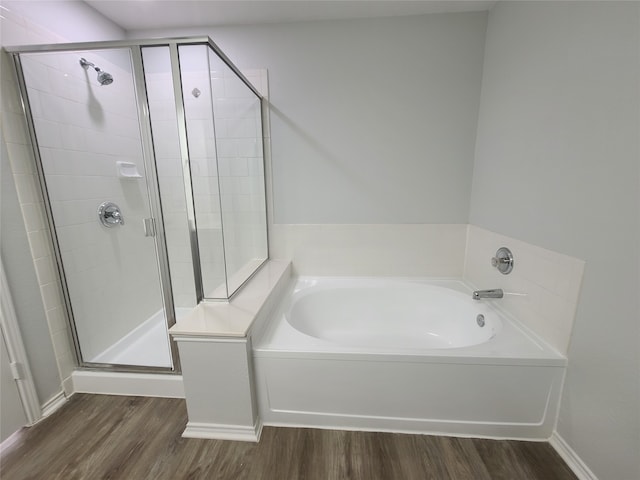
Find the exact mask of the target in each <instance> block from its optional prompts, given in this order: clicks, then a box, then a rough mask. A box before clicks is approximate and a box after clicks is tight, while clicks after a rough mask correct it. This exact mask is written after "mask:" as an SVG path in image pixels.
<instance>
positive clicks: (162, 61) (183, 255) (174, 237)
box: [142, 47, 197, 319]
mask: <svg viewBox="0 0 640 480" xmlns="http://www.w3.org/2000/svg"><path fill="white" fill-rule="evenodd" d="M142 58H143V62H144V75H145V82H146V86H147V99H148V100H149V113H150V117H151V129H152V131H153V146H154V150H155V157H156V168H157V171H158V183H159V187H160V199H161V201H162V215H163V220H164V230H165V238H166V242H167V253H168V255H169V268H170V270H171V285H172V290H173V303H174V306H175V309H176V317H177V318H178V319H179V318H180V316H181V315H182V314H184V313H188V312H189V310H190V309H191V308H193V307H195V306H196V304H197V301H196V289H195V282H194V272H193V262H192V257H191V243H190V241H191V240H190V236H189V224H188V217H187V199H186V195H185V188H184V177H183V172H182V161H181V156H180V139H179V132H178V118H177V113H176V108H175V96H174V89H173V78H172V74H171V57H170V53H169V47H144V48H142ZM189 201H191V199H189Z"/></svg>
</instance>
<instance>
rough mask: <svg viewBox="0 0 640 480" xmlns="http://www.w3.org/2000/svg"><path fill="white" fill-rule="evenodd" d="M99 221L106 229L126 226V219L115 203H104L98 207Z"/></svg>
mask: <svg viewBox="0 0 640 480" xmlns="http://www.w3.org/2000/svg"><path fill="white" fill-rule="evenodd" d="M98 219H99V220H100V223H101V224H102V225H104V226H105V227H109V228H111V227H115V226H116V225H124V217H123V216H122V212H120V207H119V206H118V205H116V204H115V203H113V202H103V203H101V204H100V206H99V207H98Z"/></svg>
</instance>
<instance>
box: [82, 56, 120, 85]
mask: <svg viewBox="0 0 640 480" xmlns="http://www.w3.org/2000/svg"><path fill="white" fill-rule="evenodd" d="M80 65H81V66H82V68H84V69H87V68H89V67H91V68H93V69H94V70H95V71H96V72H98V83H99V84H100V85H111V84H112V83H113V75H111V74H110V73H107V72H105V71H104V70H102V69H100V67H98V66H96V64H95V63H91V62H89V61H88V60H86V59H84V58H81V59H80Z"/></svg>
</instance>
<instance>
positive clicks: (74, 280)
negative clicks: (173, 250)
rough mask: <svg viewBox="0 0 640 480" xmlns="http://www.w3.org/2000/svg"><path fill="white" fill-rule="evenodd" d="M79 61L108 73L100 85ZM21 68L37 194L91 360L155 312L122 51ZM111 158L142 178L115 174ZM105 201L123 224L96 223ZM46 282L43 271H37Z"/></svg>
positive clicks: (63, 56)
mask: <svg viewBox="0 0 640 480" xmlns="http://www.w3.org/2000/svg"><path fill="white" fill-rule="evenodd" d="M81 56H84V57H87V59H88V60H89V61H92V62H94V63H95V64H97V65H99V66H100V67H101V68H102V69H103V70H105V71H108V72H110V73H111V74H112V75H113V76H114V79H115V80H114V82H113V83H112V84H111V85H108V86H101V85H99V84H98V82H97V80H96V74H95V72H94V71H93V69H89V70H88V71H85V69H83V68H82V67H81V66H80V65H79V62H78V61H79V58H80V57H81ZM23 66H24V67H23V68H24V72H25V79H26V83H27V86H28V91H29V99H30V104H31V110H32V114H33V117H34V123H35V126H36V133H37V136H38V142H39V146H40V152H41V156H42V163H43V168H44V171H45V177H46V182H47V190H48V194H49V199H50V201H51V207H52V210H53V216H54V221H55V224H56V233H57V237H58V241H59V245H60V250H61V255H62V259H63V265H64V269H65V276H66V280H67V285H68V287H69V294H70V297H71V303H72V308H73V313H74V317H75V320H76V321H75V323H76V329H77V332H78V336H79V337H80V340H81V345H82V354H83V358H84V359H85V360H87V361H91V359H93V358H94V357H95V356H97V355H99V354H100V353H102V352H103V351H104V350H105V349H106V348H108V347H109V346H110V345H112V344H113V343H115V342H116V341H117V340H119V339H120V338H122V337H123V336H125V335H126V334H127V333H129V332H130V331H131V330H133V329H134V328H136V327H137V326H139V325H140V324H141V323H142V322H143V321H144V320H146V319H147V318H149V317H150V316H152V315H153V314H154V313H155V312H157V311H158V310H160V309H161V308H162V300H161V296H160V286H159V285H160V284H159V279H158V269H157V266H156V256H155V250H154V243H153V239H152V238H146V237H145V236H144V233H143V229H142V219H143V218H145V217H149V216H150V212H149V207H148V196H147V191H146V178H145V177H146V174H145V170H144V165H143V160H142V158H143V157H142V148H141V141H140V129H139V126H138V119H137V105H136V98H135V92H134V88H133V79H132V73H131V67H130V60H129V54H128V51H126V50H119V51H110V52H104V53H103V52H96V51H94V52H86V53H54V54H38V55H29V56H23ZM117 161H126V162H131V163H134V164H135V165H136V166H137V168H138V171H139V172H140V173H141V174H142V176H143V178H121V177H119V176H118V171H117V165H116V162H117ZM104 201H111V202H115V203H116V204H118V205H119V206H120V208H121V211H122V214H123V217H124V220H125V224H124V225H122V226H116V227H113V228H106V227H104V226H102V225H101V224H100V223H99V221H98V218H97V209H98V206H99V205H100V204H101V203H102V202H104ZM43 275H45V279H46V281H48V282H51V281H54V280H55V278H56V273H55V271H54V270H53V269H47V270H46V271H44V273H43Z"/></svg>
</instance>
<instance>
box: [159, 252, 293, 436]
mask: <svg viewBox="0 0 640 480" xmlns="http://www.w3.org/2000/svg"><path fill="white" fill-rule="evenodd" d="M290 277H291V263H290V262H288V261H283V260H269V261H267V262H266V263H265V265H263V266H262V268H261V269H260V270H259V271H258V272H256V274H255V275H254V276H253V277H252V278H251V279H250V280H249V281H248V282H247V283H246V284H245V285H244V286H243V287H242V288H241V289H240V291H238V292H237V293H236V294H235V295H234V296H233V297H232V298H231V300H229V302H203V303H200V304H199V305H198V306H197V307H196V308H194V309H193V311H192V312H191V313H189V314H187V315H185V316H184V317H183V318H181V319H180V320H179V321H178V323H176V324H175V325H174V326H173V327H171V328H170V329H169V333H170V334H171V336H172V337H173V339H174V340H175V341H176V343H177V344H178V350H179V352H180V363H181V366H182V378H183V382H184V391H185V398H186V401H187V412H188V415H189V420H188V423H187V427H186V429H185V431H184V433H183V436H184V437H192V438H216V439H225V440H247V441H256V442H257V441H258V439H259V438H260V431H261V429H262V425H261V423H260V420H259V417H258V411H257V402H256V397H255V387H254V383H253V372H252V370H253V366H252V360H251V334H252V332H253V331H254V330H255V329H257V328H259V326H261V325H262V324H263V323H264V321H265V320H266V318H267V317H268V315H269V313H270V312H271V311H272V310H273V308H275V306H276V305H277V304H278V300H279V299H280V298H281V296H282V294H283V293H284V290H285V288H286V286H287V283H288V280H289V279H290Z"/></svg>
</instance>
